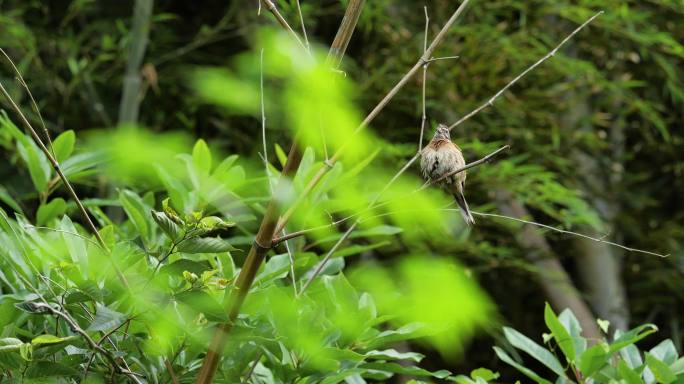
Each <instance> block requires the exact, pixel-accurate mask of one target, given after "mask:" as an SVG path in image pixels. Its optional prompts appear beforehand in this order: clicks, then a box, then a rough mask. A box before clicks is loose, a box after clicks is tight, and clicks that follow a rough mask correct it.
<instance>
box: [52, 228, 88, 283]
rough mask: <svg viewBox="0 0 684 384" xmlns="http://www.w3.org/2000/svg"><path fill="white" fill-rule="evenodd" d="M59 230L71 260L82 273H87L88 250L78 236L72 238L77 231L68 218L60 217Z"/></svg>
mask: <svg viewBox="0 0 684 384" xmlns="http://www.w3.org/2000/svg"><path fill="white" fill-rule="evenodd" d="M59 228H60V229H61V230H62V231H63V232H62V239H64V243H66V246H67V249H68V250H69V255H70V256H71V260H72V261H73V262H74V263H76V264H78V265H79V266H80V267H81V268H83V271H84V272H85V271H87V268H88V252H87V250H88V248H87V245H86V242H85V240H84V239H82V238H81V237H79V236H74V233H76V234H77V233H78V231H77V230H76V227H75V226H74V223H73V222H72V221H71V219H70V218H69V216H67V215H64V216H63V217H62V221H61V222H60V223H59Z"/></svg>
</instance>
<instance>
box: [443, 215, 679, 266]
mask: <svg viewBox="0 0 684 384" xmlns="http://www.w3.org/2000/svg"><path fill="white" fill-rule="evenodd" d="M452 210H455V209H452ZM471 213H472V214H473V215H476V216H482V217H494V218H499V219H505V220H512V221H517V222H519V223H523V224H528V225H534V226H536V227H541V228H546V229H548V230H551V231H554V232H558V233H563V234H566V235H571V236H577V237H581V238H584V239H587V240H591V241H595V242H597V243H603V244H608V245H611V246H613V247H618V248H621V249H624V250H625V251H629V252H636V253H644V254H647V255H652V256H658V257H663V258H664V257H669V256H670V254H662V253H656V252H652V251H645V250H643V249H638V248H632V247H628V246H625V245H622V244H618V243H615V242H612V241H608V240H604V239H603V237H592V236H589V235H585V234H582V233H578V232H573V231H568V230H565V229H560V228H556V227H552V226H550V225H546V224H542V223H537V222H535V221H530V220H524V219H519V218H517V217H512V216H506V215H499V214H496V213H483V212H474V211H471Z"/></svg>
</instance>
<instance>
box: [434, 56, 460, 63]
mask: <svg viewBox="0 0 684 384" xmlns="http://www.w3.org/2000/svg"><path fill="white" fill-rule="evenodd" d="M460 57H461V56H443V57H433V58H431V59H430V60H428V61H427V62H428V63H432V62H435V61H441V60H455V59H458V58H460Z"/></svg>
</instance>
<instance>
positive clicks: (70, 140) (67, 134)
mask: <svg viewBox="0 0 684 384" xmlns="http://www.w3.org/2000/svg"><path fill="white" fill-rule="evenodd" d="M75 142H76V134H75V133H74V131H72V130H68V131H64V132H62V133H61V134H60V135H59V136H57V138H56V139H55V140H54V141H53V142H52V150H53V151H54V153H55V158H56V159H57V161H58V162H60V163H61V162H62V161H64V160H66V159H68V158H69V156H71V153H72V152H73V151H74V143H75Z"/></svg>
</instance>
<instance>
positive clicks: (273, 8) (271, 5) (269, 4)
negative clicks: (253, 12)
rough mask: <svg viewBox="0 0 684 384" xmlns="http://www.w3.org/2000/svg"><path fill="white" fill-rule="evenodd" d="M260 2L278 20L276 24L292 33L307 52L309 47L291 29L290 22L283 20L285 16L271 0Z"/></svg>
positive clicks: (261, 0)
mask: <svg viewBox="0 0 684 384" xmlns="http://www.w3.org/2000/svg"><path fill="white" fill-rule="evenodd" d="M260 3H261V4H263V5H265V6H266V9H268V11H269V12H271V13H272V14H273V16H275V18H276V20H277V21H278V24H280V25H281V26H282V27H283V28H285V30H286V31H287V32H289V33H290V35H292V37H294V38H295V40H296V41H297V43H299V45H300V46H301V47H302V48H304V50H305V51H306V52H309V49H308V48H307V46H306V45H305V44H304V43H303V42H302V39H300V38H299V35H298V34H297V32H295V30H294V29H292V27H290V24H288V23H287V20H285V18H284V17H283V15H282V14H281V13H280V11H279V10H278V8H277V7H276V6H275V4H274V3H273V1H272V0H260Z"/></svg>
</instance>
